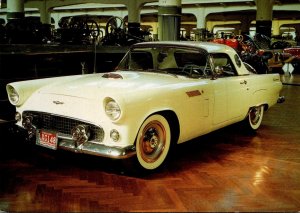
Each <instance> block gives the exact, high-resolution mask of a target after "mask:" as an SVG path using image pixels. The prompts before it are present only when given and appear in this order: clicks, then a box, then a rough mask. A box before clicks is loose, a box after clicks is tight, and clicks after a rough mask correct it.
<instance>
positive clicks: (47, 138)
mask: <svg viewBox="0 0 300 213" xmlns="http://www.w3.org/2000/svg"><path fill="white" fill-rule="evenodd" d="M36 144H37V145H40V146H44V147H47V148H50V149H57V133H55V132H50V131H45V130H38V131H37V137H36Z"/></svg>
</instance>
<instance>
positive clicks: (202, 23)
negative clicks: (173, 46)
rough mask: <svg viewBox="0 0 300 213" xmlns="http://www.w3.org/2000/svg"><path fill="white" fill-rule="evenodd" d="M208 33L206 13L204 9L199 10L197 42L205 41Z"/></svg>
mask: <svg viewBox="0 0 300 213" xmlns="http://www.w3.org/2000/svg"><path fill="white" fill-rule="evenodd" d="M205 33H206V13H205V9H204V8H199V9H198V11H197V32H196V38H195V39H196V41H203V40H205V37H206V35H205Z"/></svg>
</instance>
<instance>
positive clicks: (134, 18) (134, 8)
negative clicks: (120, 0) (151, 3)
mask: <svg viewBox="0 0 300 213" xmlns="http://www.w3.org/2000/svg"><path fill="white" fill-rule="evenodd" d="M142 5H143V4H141V3H138V2H137V0H129V1H128V4H127V9H128V32H129V33H130V34H131V35H134V36H139V35H140V28H141V23H140V22H141V18H140V16H141V14H140V13H141V7H142Z"/></svg>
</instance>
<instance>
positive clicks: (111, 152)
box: [58, 139, 136, 159]
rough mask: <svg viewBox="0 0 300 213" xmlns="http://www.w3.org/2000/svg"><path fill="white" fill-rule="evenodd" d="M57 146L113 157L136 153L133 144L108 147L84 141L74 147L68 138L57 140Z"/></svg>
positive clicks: (73, 150) (123, 157)
mask: <svg viewBox="0 0 300 213" xmlns="http://www.w3.org/2000/svg"><path fill="white" fill-rule="evenodd" d="M58 148H59V149H64V150H67V151H72V152H76V153H84V154H89V155H96V156H101V157H108V158H114V159H125V158H129V157H132V156H134V155H135V154H136V151H135V146H134V145H131V146H127V147H109V146H105V145H103V144H96V143H91V142H85V143H83V144H81V145H80V146H78V147H75V143H74V141H73V140H68V139H62V140H59V142H58Z"/></svg>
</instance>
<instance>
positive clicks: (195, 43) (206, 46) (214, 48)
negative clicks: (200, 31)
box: [133, 41, 236, 53]
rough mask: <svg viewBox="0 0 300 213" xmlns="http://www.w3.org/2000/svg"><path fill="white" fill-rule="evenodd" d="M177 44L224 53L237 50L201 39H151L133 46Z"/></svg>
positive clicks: (178, 45)
mask: <svg viewBox="0 0 300 213" xmlns="http://www.w3.org/2000/svg"><path fill="white" fill-rule="evenodd" d="M152 45H153V46H156V45H157V46H160V45H162V46H164V45H166V46H177V47H192V48H201V49H204V50H206V51H207V52H209V53H218V52H220V53H224V52H228V51H229V52H234V53H236V51H235V50H234V49H233V48H231V47H229V46H227V45H225V44H217V43H213V42H200V41H151V42H142V43H138V44H134V45H133V47H138V46H143V47H145V46H147V47H148V46H152Z"/></svg>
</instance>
